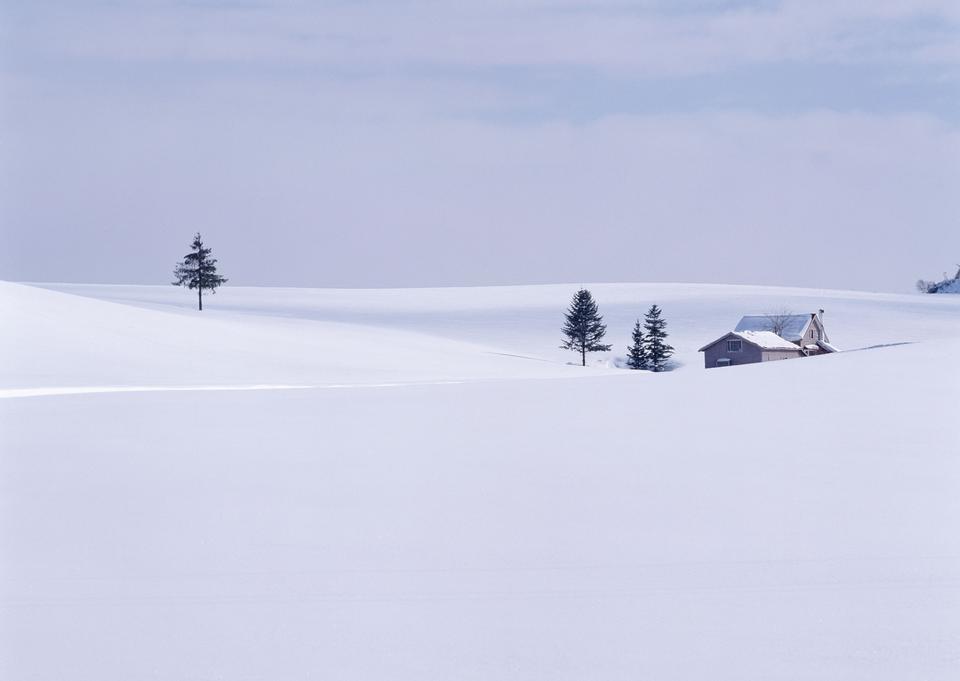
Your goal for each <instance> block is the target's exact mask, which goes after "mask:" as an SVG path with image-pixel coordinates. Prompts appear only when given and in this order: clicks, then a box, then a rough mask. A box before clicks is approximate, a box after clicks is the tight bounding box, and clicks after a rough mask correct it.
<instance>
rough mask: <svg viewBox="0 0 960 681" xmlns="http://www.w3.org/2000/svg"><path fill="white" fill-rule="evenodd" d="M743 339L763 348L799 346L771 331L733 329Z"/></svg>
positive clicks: (789, 348)
mask: <svg viewBox="0 0 960 681" xmlns="http://www.w3.org/2000/svg"><path fill="white" fill-rule="evenodd" d="M733 335H734V336H739V337H740V338H742V339H743V340H745V341H749V342H751V343H753V344H754V345H758V346H760V347H761V348H763V349H764V350H798V349H799V348H798V347H797V346H796V345H795V344H794V343H791V342H790V341H788V340H784V339H783V338H781V337H780V336H778V335H777V334H775V333H774V332H773V331H734V332H733Z"/></svg>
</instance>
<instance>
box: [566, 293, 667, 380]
mask: <svg viewBox="0 0 960 681" xmlns="http://www.w3.org/2000/svg"><path fill="white" fill-rule="evenodd" d="M662 314H663V312H662V310H661V309H660V308H659V307H658V306H657V305H656V304H654V305H652V306H651V307H650V309H649V310H647V314H646V315H645V316H644V320H643V324H642V325H641V323H640V320H639V319H637V323H636V324H635V325H634V327H633V334H632V336H631V339H632V342H633V344H632V345H630V346H629V347H628V348H627V366H628V367H630V368H631V369H636V370H648V371H663V370H664V369H666V368H667V360H669V359H670V357H671V356H672V355H673V348H672V347H671V346H670V345H668V344H667V342H666V339H667V331H666V329H667V321H666V320H665V319H664V318H663V316H662ZM562 331H563V336H564V339H563V343H561V345H560V347H561V348H563V349H564V350H573V351H574V352H577V353H579V354H580V364H581V366H586V365H587V353H588V352H607V351H609V350H610V348H611V347H612V346H611V345H609V344H607V343H604V342H603V339H604V336H605V335H606V333H607V326H606V324H604V323H603V317H602V316H601V315H600V310H599V307H598V306H597V303H596V301H595V300H594V299H593V295H592V294H591V293H590V291H588V290H586V289H580V290H579V291H577V292H576V293H575V294H574V295H573V300H572V301H571V302H570V307H569V308H568V309H567V312H566V315H565V319H564V324H563V329H562Z"/></svg>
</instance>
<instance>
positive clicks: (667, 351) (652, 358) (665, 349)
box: [643, 305, 673, 371]
mask: <svg viewBox="0 0 960 681" xmlns="http://www.w3.org/2000/svg"><path fill="white" fill-rule="evenodd" d="M661 313H662V310H661V309H660V308H659V307H657V306H656V305H652V306H651V307H650V309H649V310H648V311H647V314H646V316H645V317H644V319H643V321H644V324H643V328H644V330H645V331H646V334H645V338H644V348H645V349H646V354H647V363H648V366H649V367H650V370H651V371H663V370H664V369H665V368H666V365H667V360H668V359H670V356H671V355H672V354H673V348H672V347H671V346H669V345H667V344H666V343H665V342H664V341H666V338H667V331H666V328H667V321H666V320H665V319H663V318H662V317H661V316H660V315H661Z"/></svg>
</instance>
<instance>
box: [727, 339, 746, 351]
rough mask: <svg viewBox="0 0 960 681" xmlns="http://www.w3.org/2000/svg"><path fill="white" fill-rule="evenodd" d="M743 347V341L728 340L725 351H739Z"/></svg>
mask: <svg viewBox="0 0 960 681" xmlns="http://www.w3.org/2000/svg"><path fill="white" fill-rule="evenodd" d="M742 349H743V341H738V340H728V341H727V352H740V351H741V350H742Z"/></svg>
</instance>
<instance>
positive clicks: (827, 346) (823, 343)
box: [817, 340, 840, 352]
mask: <svg viewBox="0 0 960 681" xmlns="http://www.w3.org/2000/svg"><path fill="white" fill-rule="evenodd" d="M817 345H818V346H819V347H820V348H822V349H823V350H826V351H827V352H840V348H838V347H837V346H836V345H834V344H833V343H828V342H827V341H823V340H820V341H817Z"/></svg>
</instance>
